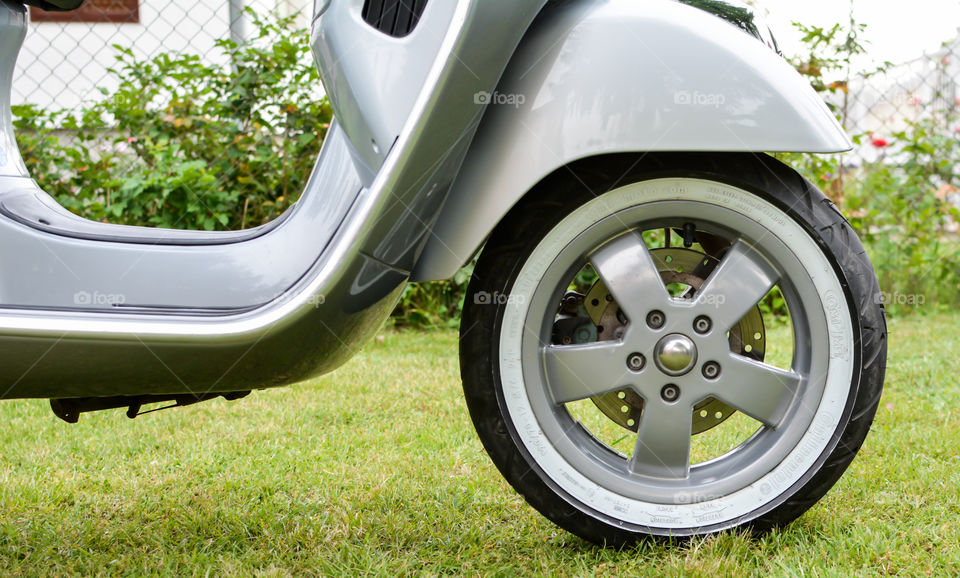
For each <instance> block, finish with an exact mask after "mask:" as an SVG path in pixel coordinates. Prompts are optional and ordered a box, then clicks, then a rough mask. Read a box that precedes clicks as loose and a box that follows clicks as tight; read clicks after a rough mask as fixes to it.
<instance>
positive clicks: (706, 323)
mask: <svg viewBox="0 0 960 578" xmlns="http://www.w3.org/2000/svg"><path fill="white" fill-rule="evenodd" d="M712 328H713V321H710V318H709V317H707V316H706V315H701V316H700V317H697V318H696V319H694V320H693V330H694V331H696V332H697V333H699V334H701V335H702V334H704V333H709V332H710V329H712Z"/></svg>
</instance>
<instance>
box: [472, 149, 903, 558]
mask: <svg viewBox="0 0 960 578" xmlns="http://www.w3.org/2000/svg"><path fill="white" fill-rule="evenodd" d="M668 177H669V178H673V177H679V178H692V179H702V180H708V181H714V182H717V183H724V184H726V185H730V186H733V187H737V188H739V189H743V190H745V191H748V192H750V193H752V194H754V195H757V196H758V197H760V198H762V199H765V200H766V201H768V202H770V203H772V204H773V205H775V206H776V207H777V208H779V209H780V210H781V211H782V212H783V214H784V215H787V216H789V218H790V219H791V220H792V221H794V222H795V223H797V224H799V225H800V226H801V227H802V228H803V230H805V231H806V233H807V234H808V235H809V236H810V237H811V238H812V239H813V240H814V241H815V242H816V244H817V245H818V246H819V248H820V250H821V251H822V253H823V254H824V255H825V256H826V258H827V259H828V260H829V262H830V263H831V264H832V267H833V270H834V272H835V274H836V277H837V278H838V280H839V282H840V285H841V286H842V288H843V293H844V295H845V298H846V305H847V310H848V311H849V312H850V317H851V320H850V321H851V324H852V328H853V331H852V333H851V334H852V335H853V337H854V339H853V343H850V344H849V346H850V348H851V354H852V364H853V368H854V369H853V370H852V380H851V382H850V384H849V395H848V397H847V398H846V404H845V407H844V408H843V411H842V414H841V415H840V417H839V422H838V426H837V427H836V428H835V430H832V434H830V436H829V442H828V443H827V444H826V446H825V448H824V449H823V451H822V453H820V454H819V456H818V457H817V458H816V460H815V462H814V465H813V467H810V468H809V469H808V470H806V471H805V472H803V474H802V475H801V476H800V477H799V478H798V479H797V480H796V481H795V482H793V483H792V485H790V486H789V488H788V489H786V491H782V492H780V493H779V494H778V495H777V496H776V497H775V498H773V499H771V500H770V501H769V502H767V503H765V504H763V505H762V507H759V508H756V509H754V510H752V511H750V512H749V513H747V514H744V515H741V516H739V517H737V518H736V519H733V520H725V521H723V522H722V523H718V524H710V523H704V524H700V525H696V526H691V527H685V528H679V529H677V528H665V527H658V526H656V525H647V524H636V523H631V522H627V521H624V520H622V519H618V518H617V516H615V515H611V514H610V513H609V512H600V511H598V510H596V509H594V508H593V507H591V506H590V505H588V504H585V503H584V502H582V501H581V500H579V499H577V498H576V497H574V496H573V495H571V493H570V492H568V491H567V490H566V489H565V487H562V485H561V484H558V483H557V482H556V481H555V480H554V479H552V478H551V477H550V476H549V475H547V474H546V473H545V472H544V469H543V468H542V467H541V465H540V463H539V462H538V460H537V459H534V457H533V456H532V454H531V452H530V451H529V450H528V448H527V447H526V446H525V445H524V443H523V441H522V440H521V437H520V435H519V433H518V429H517V427H516V424H515V423H514V419H513V418H512V417H511V415H510V412H509V411H508V407H507V403H506V399H505V393H504V386H503V383H502V382H501V367H500V350H499V347H500V338H501V327H502V324H503V321H504V314H505V311H506V308H507V304H506V302H505V301H503V300H499V301H498V300H491V299H488V298H482V299H478V298H475V297H476V296H478V295H483V296H487V295H512V294H513V291H514V283H515V282H516V280H517V277H518V274H519V273H520V270H521V268H522V267H523V266H524V264H525V263H526V262H527V260H528V258H529V257H530V256H531V254H532V253H533V252H534V250H535V248H536V247H537V246H538V244H540V243H541V241H542V240H543V239H544V238H545V237H546V236H547V235H548V233H550V232H551V230H553V229H554V228H555V227H556V226H557V225H558V223H560V222H561V221H562V220H563V219H564V218H565V217H567V216H568V215H570V214H571V213H573V212H574V211H576V210H577V209H578V208H580V207H582V206H584V205H585V204H586V203H588V202H590V201H592V200H594V199H595V198H597V197H601V196H604V195H606V194H608V193H609V192H610V191H613V190H616V189H619V188H621V187H623V186H625V185H628V184H631V183H640V182H642V181H648V180H652V179H661V178H668ZM878 295H879V289H878V286H877V281H876V277H875V275H874V272H873V268H872V266H871V264H870V262H869V259H868V257H867V255H866V252H865V250H864V248H863V246H862V245H861V243H860V241H859V239H858V238H857V236H856V234H855V233H854V231H853V230H852V228H851V227H850V225H849V224H848V223H847V221H846V220H845V219H844V217H843V216H842V215H841V214H840V212H839V211H838V210H837V209H836V207H835V206H834V205H833V203H832V202H831V201H830V200H829V199H827V198H826V197H825V196H824V195H823V193H821V192H820V191H819V190H818V189H817V188H816V187H815V186H814V185H813V184H811V183H810V182H809V181H807V180H806V179H804V178H802V177H801V176H800V175H799V174H798V173H796V172H795V171H793V170H792V169H790V168H789V167H787V166H785V165H783V164H782V163H780V162H779V161H777V160H775V159H773V158H771V157H768V156H763V155H750V154H732V153H719V154H716V153H710V154H706V153H704V154H700V153H671V154H656V155H647V156H645V157H642V158H640V159H639V160H638V159H637V158H636V157H635V156H631V155H617V156H611V157H604V158H602V159H590V160H587V161H582V162H579V163H575V164H574V165H571V166H570V167H568V168H565V169H563V170H561V171H558V172H557V173H555V174H554V175H552V176H550V177H548V178H547V179H545V180H544V181H543V182H542V183H541V184H540V185H538V186H537V187H536V188H535V189H534V190H533V191H531V192H530V193H529V194H528V195H527V196H526V197H525V198H524V199H522V200H521V201H520V202H519V203H518V204H517V206H515V207H514V208H513V209H512V210H511V211H510V213H509V214H508V215H507V216H506V217H505V218H504V219H503V220H502V222H501V223H500V224H499V225H498V226H497V227H496V229H495V231H494V232H493V233H492V235H491V237H490V238H489V240H488V242H487V244H486V246H485V248H484V249H483V252H482V254H481V256H480V259H479V262H478V264H477V266H476V269H475V272H474V274H473V278H472V280H471V282H470V285H469V289H468V294H467V299H466V304H465V307H464V311H463V320H462V325H461V335H460V339H461V342H460V363H461V372H462V378H463V387H464V392H465V395H466V399H467V404H468V406H469V410H470V414H471V417H472V419H473V422H474V425H475V427H476V430H477V432H478V434H479V436H480V439H481V441H482V443H483V445H484V448H485V449H486V451H487V452H488V453H489V455H490V457H491V459H492V460H493V462H494V464H495V465H496V467H497V468H498V469H499V470H500V472H501V473H502V474H503V476H504V477H505V478H506V479H507V480H508V482H509V483H510V484H511V485H512V486H513V487H514V488H515V489H516V490H517V491H518V492H519V493H520V494H521V495H522V496H523V497H524V498H525V499H526V501H527V502H528V503H529V504H530V505H532V506H533V507H534V508H536V509H537V510H538V511H539V512H541V513H542V514H543V515H544V516H546V517H547V518H548V519H550V520H551V521H553V522H554V523H556V524H557V525H559V526H561V527H562V528H564V529H566V530H568V531H570V532H572V533H573V534H576V535H578V536H580V537H582V538H584V539H586V540H589V541H591V542H594V543H597V544H600V545H605V546H609V547H621V546H627V545H630V544H632V543H634V542H636V540H637V539H638V538H641V537H644V536H649V535H657V536H691V535H703V534H710V533H715V532H718V531H722V530H726V529H730V528H746V529H749V530H751V531H753V532H764V531H767V530H769V529H771V528H774V527H778V526H781V525H784V524H787V523H789V522H791V521H792V520H794V519H795V518H797V517H798V516H800V515H801V514H802V513H803V512H805V511H806V510H807V509H809V508H810V507H811V506H813V505H814V504H815V503H816V502H817V501H818V500H820V498H822V497H823V496H824V494H826V492H827V491H828V490H829V489H830V488H831V487H832V486H833V485H834V484H835V483H836V482H837V480H838V479H839V478H840V477H841V475H842V474H843V472H844V471H845V470H846V468H847V467H848V466H849V465H850V463H851V462H852V461H853V459H854V457H855V455H856V453H857V451H858V450H859V448H860V447H861V444H862V443H863V441H864V439H865V437H866V435H867V433H868V431H869V429H870V424H871V422H872V420H873V417H874V414H875V411H876V408H877V405H878V403H879V400H880V395H881V391H882V386H883V379H884V370H885V361H886V325H885V320H884V311H883V307H882V305H881V304H880V300H879V299H878Z"/></svg>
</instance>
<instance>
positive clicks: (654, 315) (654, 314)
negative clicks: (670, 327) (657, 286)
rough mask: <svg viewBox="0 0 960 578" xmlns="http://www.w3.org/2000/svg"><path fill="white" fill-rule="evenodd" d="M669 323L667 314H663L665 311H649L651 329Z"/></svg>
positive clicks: (648, 319)
mask: <svg viewBox="0 0 960 578" xmlns="http://www.w3.org/2000/svg"><path fill="white" fill-rule="evenodd" d="M666 323H667V316H666V315H664V314H663V311H656V310H654V311H651V312H650V313H647V325H649V326H650V329H660V328H662V327H663V326H664V325H666Z"/></svg>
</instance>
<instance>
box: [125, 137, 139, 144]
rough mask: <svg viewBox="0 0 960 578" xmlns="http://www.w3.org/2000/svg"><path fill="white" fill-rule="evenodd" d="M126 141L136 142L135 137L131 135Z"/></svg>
mask: <svg viewBox="0 0 960 578" xmlns="http://www.w3.org/2000/svg"><path fill="white" fill-rule="evenodd" d="M127 142H128V143H135V142H137V137H135V136H132V137H130V138H128V139H127Z"/></svg>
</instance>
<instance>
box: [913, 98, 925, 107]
mask: <svg viewBox="0 0 960 578" xmlns="http://www.w3.org/2000/svg"><path fill="white" fill-rule="evenodd" d="M910 104H912V105H913V106H920V105H921V104H923V100H922V99H921V98H920V97H919V96H915V97H913V98H911V99H910Z"/></svg>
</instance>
